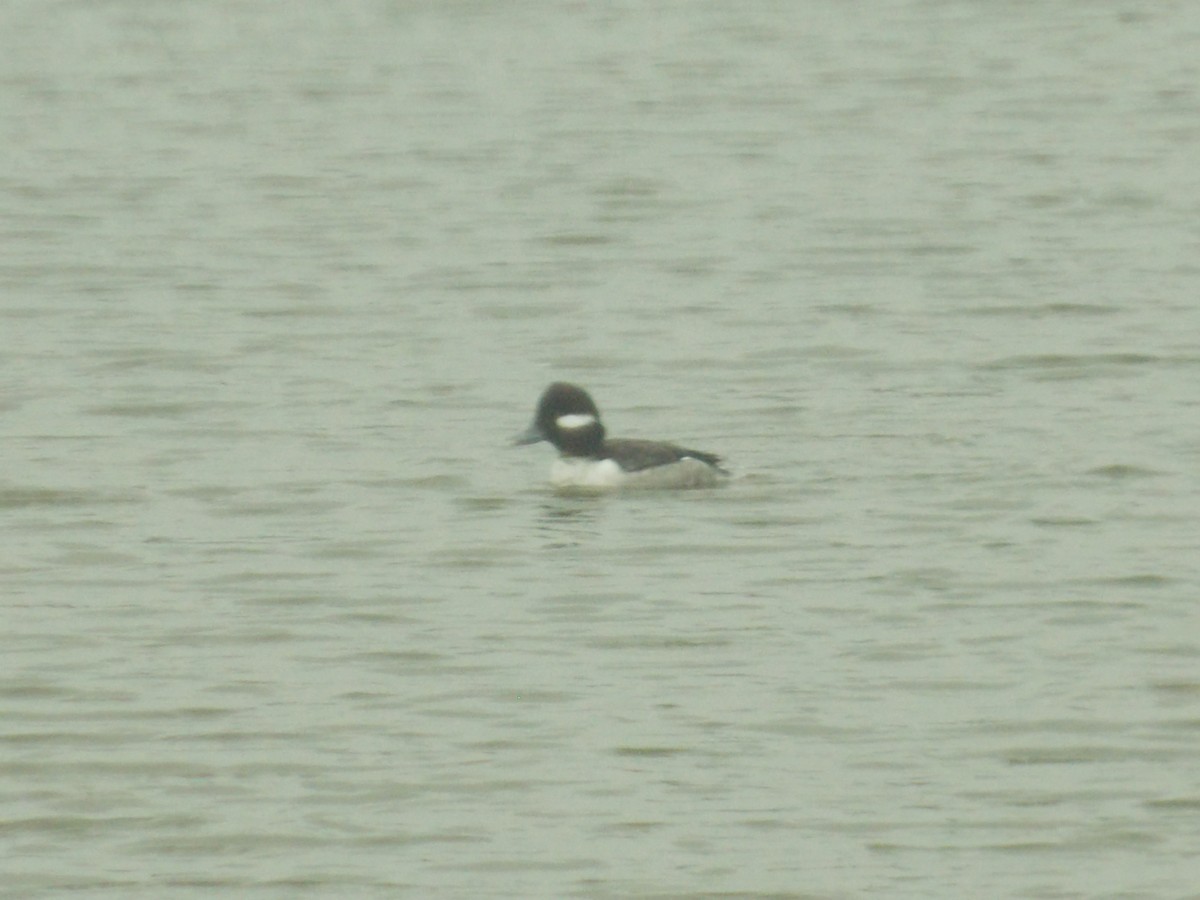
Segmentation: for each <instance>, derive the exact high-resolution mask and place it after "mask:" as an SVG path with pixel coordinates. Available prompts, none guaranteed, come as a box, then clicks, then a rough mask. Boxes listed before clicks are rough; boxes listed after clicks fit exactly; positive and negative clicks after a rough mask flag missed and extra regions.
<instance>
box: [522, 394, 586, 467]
mask: <svg viewBox="0 0 1200 900" xmlns="http://www.w3.org/2000/svg"><path fill="white" fill-rule="evenodd" d="M538 441H549V442H550V443H552V444H553V445H554V446H555V447H557V448H558V452H559V453H561V454H563V455H564V456H595V455H596V454H598V453H599V452H600V448H601V447H602V446H603V444H604V425H603V424H602V423H601V422H600V410H598V409H596V404H595V403H593V402H592V398H591V397H590V396H588V392H587V391H585V390H584V389H583V388H581V387H577V386H576V385H573V384H567V383H565V382H562V381H556V382H555V383H554V384H552V385H550V387H548V388H546V390H544V391H543V392H542V396H541V399H540V400H538V405H537V412H536V413H535V414H534V417H533V424H532V425H530V426H529V428H528V429H527V430H526V431H525V432H524V433H522V434H521V435H519V436H518V437H517V439H516V443H518V444H534V443H537V442H538Z"/></svg>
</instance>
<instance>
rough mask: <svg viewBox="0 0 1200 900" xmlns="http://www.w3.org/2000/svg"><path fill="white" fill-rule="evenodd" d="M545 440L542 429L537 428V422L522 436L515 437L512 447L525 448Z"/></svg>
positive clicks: (521, 434)
mask: <svg viewBox="0 0 1200 900" xmlns="http://www.w3.org/2000/svg"><path fill="white" fill-rule="evenodd" d="M545 439H546V436H545V435H544V434H542V431H541V429H540V428H538V427H537V423H536V422H535V423H534V424H532V425H530V426H529V427H528V428H526V429H525V430H524V431H522V432H521V433H520V434H518V435H516V436H514V437H513V442H512V445H513V446H514V447H523V446H525V445H526V444H536V443H537V442H538V441H544V440H545Z"/></svg>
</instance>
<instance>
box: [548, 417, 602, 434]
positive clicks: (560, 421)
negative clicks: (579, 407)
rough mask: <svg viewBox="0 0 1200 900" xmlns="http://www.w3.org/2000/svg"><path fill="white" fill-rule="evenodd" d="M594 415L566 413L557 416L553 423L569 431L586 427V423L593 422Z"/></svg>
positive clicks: (594, 419) (590, 423)
mask: <svg viewBox="0 0 1200 900" xmlns="http://www.w3.org/2000/svg"><path fill="white" fill-rule="evenodd" d="M595 421H596V417H595V416H593V415H591V414H590V413H568V414H567V415H565V416H559V417H558V418H557V419H555V420H554V424H555V425H557V426H558V427H559V428H561V429H562V430H563V431H570V430H572V429H574V428H586V427H587V426H588V425H592V424H593V423H595Z"/></svg>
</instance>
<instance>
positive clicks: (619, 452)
mask: <svg viewBox="0 0 1200 900" xmlns="http://www.w3.org/2000/svg"><path fill="white" fill-rule="evenodd" d="M538 441H549V442H550V443H551V444H553V445H554V446H555V448H556V449H557V450H558V453H559V458H558V459H557V460H556V461H555V463H554V467H553V469H552V470H551V472H550V481H551V483H552V484H553V485H554V486H555V487H560V488H566V487H585V488H612V487H647V488H694V487H712V486H714V485H717V484H720V483H721V482H722V481H724V480H725V479H727V478H728V477H729V473H728V472H727V471H726V470H725V469H723V468H721V465H720V463H721V458H720V457H719V456H715V455H714V454H712V453H701V452H700V451H699V450H688V449H686V448H684V447H677V446H676V445H675V444H667V443H663V442H661V441H642V440H628V439H626V440H617V439H614V440H605V438H604V425H602V424H601V422H600V411H599V410H598V409H596V404H595V403H594V402H592V398H591V397H590V396H589V395H588V392H587V391H585V390H584V389H583V388H581V387H577V386H576V385H573V384H565V383H564V382H561V381H559V382H555V383H554V384H552V385H550V387H548V388H546V390H545V391H544V392H543V393H542V396H541V399H540V400H538V405H537V412H536V413H535V414H534V418H533V424H532V425H530V426H529V428H528V429H526V430H525V431H524V432H522V433H521V434H519V435H518V436H517V438H516V440H515V441H514V443H515V444H518V445H520V444H536V443H537V442H538Z"/></svg>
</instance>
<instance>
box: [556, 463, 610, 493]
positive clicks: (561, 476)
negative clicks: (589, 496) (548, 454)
mask: <svg viewBox="0 0 1200 900" xmlns="http://www.w3.org/2000/svg"><path fill="white" fill-rule="evenodd" d="M626 477H627V476H626V475H625V473H624V472H623V471H621V467H620V466H618V465H617V464H616V463H615V462H613V461H612V460H611V459H579V458H577V457H576V458H571V457H567V458H565V459H556V460H555V461H554V465H553V467H551V469H550V483H551V484H553V485H554V486H555V487H560V488H568V487H582V488H613V487H617V485H619V484H621V482H623V481H624V480H625V479H626Z"/></svg>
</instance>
